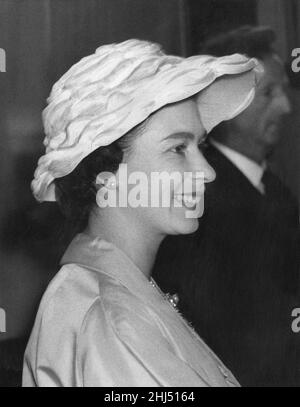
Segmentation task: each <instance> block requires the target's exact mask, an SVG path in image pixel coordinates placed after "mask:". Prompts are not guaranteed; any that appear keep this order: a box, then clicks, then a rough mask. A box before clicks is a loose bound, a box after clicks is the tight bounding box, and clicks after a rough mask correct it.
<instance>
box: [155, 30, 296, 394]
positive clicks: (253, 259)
mask: <svg viewBox="0 0 300 407" xmlns="http://www.w3.org/2000/svg"><path fill="white" fill-rule="evenodd" d="M274 40H275V35H274V33H273V31H272V30H271V29H269V28H265V27H250V26H247V27H241V28H239V29H237V30H234V31H231V32H229V33H227V34H224V35H221V36H219V37H216V38H214V39H212V40H210V41H208V42H207V43H206V45H205V46H204V49H202V50H201V53H202V54H212V55H215V56H223V55H229V54H233V53H236V52H238V53H242V54H246V55H247V56H249V57H256V58H258V59H259V60H260V61H261V62H262V64H263V66H264V70H265V72H264V75H263V78H262V80H261V82H260V83H259V85H258V88H257V92H256V96H255V99H254V101H253V102H252V104H251V105H250V106H249V108H248V109H246V111H244V112H243V113H242V114H241V115H239V116H238V117H237V118H235V119H233V120H231V121H228V122H225V123H223V124H221V125H220V126H219V127H218V128H217V129H216V130H215V131H214V132H213V133H211V135H210V139H209V146H208V148H207V150H206V152H205V156H206V158H207V160H208V162H209V163H210V164H211V165H212V167H213V168H214V169H215V171H216V173H217V178H216V181H215V182H213V183H211V184H208V185H207V186H206V192H205V211H204V216H203V217H202V218H201V219H200V220H199V221H200V222H199V223H200V224H199V229H198V231H197V232H196V233H194V234H193V235H189V236H185V237H169V238H167V239H166V241H165V242H164V243H163V245H162V247H161V250H160V252H159V255H158V259H157V263H156V266H155V270H154V278H155V279H156V280H157V281H158V283H159V284H160V286H161V288H162V289H163V290H165V291H168V292H171V293H172V292H176V293H178V295H179V308H180V310H181V311H182V312H183V314H184V315H185V317H186V318H187V319H188V320H189V321H190V322H191V323H192V325H193V326H194V328H195V329H196V331H197V332H198V334H199V335H200V336H201V337H202V338H203V339H204V340H205V341H206V343H207V344H208V345H209V346H210V347H211V348H212V349H213V350H214V351H215V352H216V353H217V354H218V355H219V357H220V358H221V359H222V360H223V362H224V363H225V364H226V365H227V366H228V367H229V368H230V369H231V370H232V372H233V374H235V376H236V378H237V379H238V380H239V381H240V383H241V384H242V385H243V386H285V385H286V386H299V385H300V357H299V355H300V334H297V333H294V332H293V330H292V322H293V318H292V311H293V309H294V308H299V306H300V295H299V273H300V259H299V255H300V238H299V213H298V207H297V202H296V199H295V198H294V197H293V196H292V194H291V193H290V191H289V190H288V189H287V188H286V186H285V185H283V184H282V182H281V181H280V180H279V179H278V178H277V177H276V176H275V175H274V174H272V173H271V172H270V170H269V169H268V167H267V158H268V157H269V156H270V154H271V153H272V152H273V150H274V148H275V146H276V145H277V143H278V141H279V138H280V136H281V135H283V137H284V132H286V131H288V128H285V129H282V128H281V126H282V119H283V118H284V116H286V115H287V114H288V113H290V110H291V106H290V102H289V100H288V97H287V94H286V85H287V78H286V75H285V71H284V66H283V64H282V62H281V61H280V59H279V57H278V56H277V55H276V53H275V52H274V50H273V48H272V44H273V42H274ZM282 130H283V131H282Z"/></svg>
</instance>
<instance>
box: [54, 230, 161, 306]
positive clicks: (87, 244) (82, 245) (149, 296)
mask: <svg viewBox="0 0 300 407" xmlns="http://www.w3.org/2000/svg"><path fill="white" fill-rule="evenodd" d="M70 263H76V264H78V265H80V266H83V267H86V268H89V269H91V270H94V271H96V272H99V273H103V274H106V275H107V276H109V277H112V278H113V279H115V280H117V281H118V282H119V283H120V284H121V285H123V286H124V287H126V288H127V289H128V290H129V291H130V292H131V293H132V294H134V295H135V296H137V297H139V298H141V299H142V300H143V301H144V302H147V303H148V304H149V305H152V306H155V305H157V300H159V302H163V299H162V298H161V296H160V295H159V293H158V292H157V291H156V290H155V289H153V286H152V285H151V284H150V281H149V280H148V278H147V277H146V276H145V275H144V274H143V272H142V271H141V270H140V269H139V268H138V267H137V266H136V265H135V264H134V263H133V261H132V260H131V259H130V258H129V257H128V256H127V255H126V254H125V253H124V252H123V251H122V250H120V249H118V248H117V247H116V246H115V245H114V244H112V243H110V242H108V241H106V240H104V239H102V238H92V237H90V236H89V235H87V234H85V233H80V234H78V235H76V236H75V238H74V239H73V241H72V242H71V244H70V245H69V247H68V248H67V250H66V252H65V254H64V255H63V257H62V259H61V265H65V264H70Z"/></svg>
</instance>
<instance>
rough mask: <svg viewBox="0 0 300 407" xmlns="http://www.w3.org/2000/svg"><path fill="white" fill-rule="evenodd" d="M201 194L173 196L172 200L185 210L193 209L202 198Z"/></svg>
mask: <svg viewBox="0 0 300 407" xmlns="http://www.w3.org/2000/svg"><path fill="white" fill-rule="evenodd" d="M203 192H204V191H201V194H200V193H196V192H195V193H192V194H175V195H174V200H175V201H176V202H178V204H179V206H180V207H181V206H184V207H185V208H187V209H191V210H192V209H195V207H196V206H197V204H199V202H200V200H201V198H202V196H203Z"/></svg>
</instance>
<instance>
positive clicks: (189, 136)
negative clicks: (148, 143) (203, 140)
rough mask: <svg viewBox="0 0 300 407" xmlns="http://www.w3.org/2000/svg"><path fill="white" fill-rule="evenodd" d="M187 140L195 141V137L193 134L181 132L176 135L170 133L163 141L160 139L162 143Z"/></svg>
mask: <svg viewBox="0 0 300 407" xmlns="http://www.w3.org/2000/svg"><path fill="white" fill-rule="evenodd" d="M183 138H185V139H189V140H194V139H195V135H194V134H193V133H190V132H187V131H181V132H178V133H172V134H169V135H168V136H167V137H165V138H164V139H162V141H165V140H170V139H171V140H172V139H173V140H177V139H183Z"/></svg>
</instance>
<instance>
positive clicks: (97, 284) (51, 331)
mask: <svg viewBox="0 0 300 407" xmlns="http://www.w3.org/2000/svg"><path fill="white" fill-rule="evenodd" d="M258 72H259V69H258V66H257V63H256V61H255V60H249V59H247V58H245V57H242V56H240V55H233V56H230V57H223V58H212V57H208V56H196V57H191V58H187V59H185V58H180V57H175V56H168V55H165V54H164V53H163V52H162V50H161V49H160V47H159V46H157V45H156V44H152V43H148V42H144V41H139V40H129V41H126V42H123V43H119V44H111V45H105V46H102V47H100V48H98V49H97V50H96V52H95V54H93V55H90V56H88V57H86V58H83V59H82V60H81V61H79V62H78V63H77V64H75V65H74V66H73V67H72V68H71V69H70V70H69V71H68V72H67V73H66V74H65V75H64V76H63V77H62V78H61V79H60V80H59V81H58V82H57V83H56V84H55V85H54V87H53V89H52V92H51V95H50V97H49V99H48V106H47V107H46V109H45V111H44V114H43V120H44V127H45V133H46V138H45V141H44V144H45V146H46V152H45V155H44V156H43V157H42V158H41V159H40V160H39V163H38V167H37V170H36V172H35V179H34V180H33V182H32V189H33V192H34V195H35V197H36V198H37V199H38V200H39V201H47V200H48V201H57V202H58V204H59V205H60V207H61V209H62V210H63V212H64V213H65V215H66V217H67V218H68V220H69V224H71V225H72V227H73V232H74V233H76V235H75V237H74V239H73V240H72V242H71V244H70V246H69V247H68V249H67V251H66V252H65V254H64V256H63V258H62V260H61V265H62V267H61V269H60V271H59V272H58V273H57V275H56V276H55V278H54V279H53V280H52V282H51V283H50V285H49V287H48V289H47V290H46V293H45V294H44V296H43V299H42V301H41V304H40V307H39V311H38V314H37V317H36V321H35V325H34V328H33V331H32V334H31V337H30V340H29V343H28V346H27V350H26V353H25V360H24V371H23V385H24V386H79V387H82V386H238V383H237V382H236V380H235V378H234V377H233V376H232V374H231V373H230V372H229V371H228V370H227V369H226V368H225V367H224V365H223V364H222V362H221V361H220V360H219V359H218V358H217V356H215V355H214V354H213V353H212V351H211V350H210V349H209V348H208V347H207V346H206V345H205V344H204V343H203V342H202V341H201V339H200V338H199V337H198V336H197V334H196V333H195V332H194V331H193V329H192V328H191V327H190V326H189V324H188V323H187V322H186V321H185V320H184V319H183V318H182V316H181V315H180V314H179V313H178V311H177V310H176V301H177V300H178V299H177V298H176V296H175V295H174V296H171V295H168V294H163V293H162V292H161V291H160V289H159V288H158V287H157V285H156V284H155V282H154V281H153V280H152V279H151V269H152V266H153V263H154V260H155V256H156V252H157V250H158V247H159V245H160V243H161V242H162V240H163V239H164V237H165V236H166V235H168V234H185V233H192V232H194V231H195V230H196V229H197V227H198V220H197V218H198V217H199V216H201V214H202V207H203V193H204V188H203V182H204V183H205V182H210V181H213V179H214V177H215V173H214V170H213V169H212V168H211V167H210V166H209V164H208V163H207V162H206V160H205V159H204V157H203V155H202V153H201V149H202V148H203V144H204V142H205V137H206V134H207V133H208V132H209V131H210V130H211V129H212V128H213V127H214V126H216V125H217V124H218V123H220V122H221V121H222V120H227V119H230V118H232V117H234V116H235V115H237V114H239V113H240V112H241V111H242V110H243V109H245V108H246V107H247V106H248V104H249V103H250V102H251V100H252V97H253V94H254V86H255V83H256V78H257V75H258ZM125 169H126V173H125V172H124V170H125ZM124 174H125V175H124ZM141 174H142V175H141ZM155 174H156V175H157V174H160V175H161V174H164V176H165V175H166V174H167V175H170V176H172V175H173V174H177V177H176V179H175V181H174V183H170V184H169V188H168V190H167V191H166V189H164V190H163V191H161V192H163V194H165V193H168V198H167V200H165V203H166V202H167V204H164V205H163V204H162V200H159V205H153V204H152V201H151V198H152V196H153V194H154V196H155V197H157V195H158V190H157V188H156V189H155V188H154V187H153V185H152V184H151V182H150V180H152V176H153V175H155ZM178 174H179V175H182V177H181V178H180V177H178ZM186 174H187V176H185V175H186ZM183 175H184V176H183ZM138 176H139V177H140V179H139V180H140V183H139V185H136V180H137V179H138ZM130 179H131V181H130ZM128 180H129V181H128ZM132 180H135V182H134V181H132ZM199 180H200V181H201V182H199ZM137 187H139V188H138V191H137ZM124 191H125V192H124ZM145 196H148V198H149V199H148V200H146V201H145V199H144V198H145ZM141 197H143V199H142V198H141ZM124 202H125V203H124ZM203 312H205V310H204V311H203Z"/></svg>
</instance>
